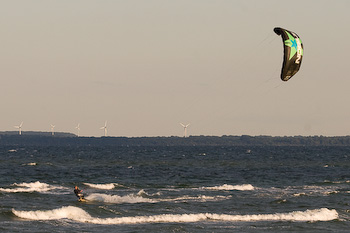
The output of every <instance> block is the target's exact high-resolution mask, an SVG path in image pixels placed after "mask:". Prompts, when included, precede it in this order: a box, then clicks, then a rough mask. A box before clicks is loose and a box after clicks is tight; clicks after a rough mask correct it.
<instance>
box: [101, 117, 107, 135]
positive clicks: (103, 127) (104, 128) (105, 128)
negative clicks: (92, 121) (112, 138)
mask: <svg viewBox="0 0 350 233" xmlns="http://www.w3.org/2000/svg"><path fill="white" fill-rule="evenodd" d="M100 129H103V130H104V131H105V137H107V121H106V122H105V126H102V127H101V128H100Z"/></svg>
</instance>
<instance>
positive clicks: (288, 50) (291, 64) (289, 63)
mask: <svg viewBox="0 0 350 233" xmlns="http://www.w3.org/2000/svg"><path fill="white" fill-rule="evenodd" d="M273 31H274V32H275V33H276V34H277V35H279V36H282V41H283V46H284V58H283V65H282V71H281V79H282V80H283V81H288V80H289V79H290V78H291V77H293V76H294V75H295V74H296V73H297V72H298V71H299V69H300V65H301V60H302V59H303V56H304V47H303V43H302V42H301V40H300V37H299V36H298V35H297V34H296V33H294V32H292V31H288V30H286V29H283V28H279V27H276V28H274V29H273Z"/></svg>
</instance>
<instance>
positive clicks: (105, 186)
mask: <svg viewBox="0 0 350 233" xmlns="http://www.w3.org/2000/svg"><path fill="white" fill-rule="evenodd" d="M84 184H85V185H87V186H89V187H91V188H94V189H107V190H110V189H114V188H115V187H116V186H117V185H118V184H116V183H110V184H91V183H84Z"/></svg>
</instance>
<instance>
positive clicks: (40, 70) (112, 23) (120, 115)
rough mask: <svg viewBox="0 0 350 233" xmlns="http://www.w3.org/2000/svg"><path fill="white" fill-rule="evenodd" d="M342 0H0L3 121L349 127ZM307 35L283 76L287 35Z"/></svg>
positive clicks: (216, 129) (84, 126)
mask: <svg viewBox="0 0 350 233" xmlns="http://www.w3.org/2000/svg"><path fill="white" fill-rule="evenodd" d="M348 9H350V1H348V0H334V1H329V0H326V1H325V0H317V1H316V0H309V1H301V0H295V1H293V2H290V1H280V0H265V1H258V0H255V1H253V0H215V1H214V0H176V1H175V0H147V1H144V0H127V1H126V0H31V1H27V0H0V35H1V36H0V42H1V45H0V48H1V49H0V79H1V85H0V107H1V116H0V131H14V130H16V129H15V128H14V126H16V125H19V124H20V123H21V122H22V121H23V126H22V130H23V132H24V133H25V131H50V124H53V125H55V126H56V127H55V131H60V132H71V133H77V129H76V128H75V127H76V126H77V125H78V123H79V124H80V135H81V136H94V137H99V136H103V133H104V132H103V130H101V129H100V128H101V127H102V126H104V124H105V121H107V129H108V136H117V137H119V136H126V137H141V136H152V137H153V136H182V135H183V132H184V131H183V128H182V126H181V125H180V123H183V124H188V123H190V126H189V127H188V129H187V130H188V131H187V133H188V135H212V136H222V135H252V136H258V135H272V136H298V135H302V136H314V135H324V136H345V135H349V134H350V104H349V101H350V77H349V59H348V57H349V55H348V53H349V52H350V43H349V42H348V38H350V30H348V29H349V22H350V14H349V13H348ZM274 27H282V28H286V29H288V30H291V31H293V32H296V33H297V34H298V35H299V36H300V37H301V40H302V42H303V44H304V57H303V61H302V65H301V69H300V71H299V72H298V73H297V74H296V75H295V76H294V77H293V78H292V79H290V80H289V81H287V82H283V81H281V79H280V72H281V67H282V61H283V44H282V39H281V37H280V36H277V35H276V34H275V33H274V32H273V28H274Z"/></svg>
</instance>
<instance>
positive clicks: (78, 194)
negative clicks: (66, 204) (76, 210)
mask: <svg viewBox="0 0 350 233" xmlns="http://www.w3.org/2000/svg"><path fill="white" fill-rule="evenodd" d="M74 193H75V195H76V196H77V197H78V198H79V200H83V199H84V194H83V190H80V189H79V188H78V186H75V187H74Z"/></svg>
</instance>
